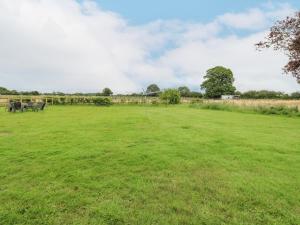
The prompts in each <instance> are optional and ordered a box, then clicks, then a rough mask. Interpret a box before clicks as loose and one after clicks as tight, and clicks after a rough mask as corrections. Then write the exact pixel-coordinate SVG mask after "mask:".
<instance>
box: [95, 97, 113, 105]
mask: <svg viewBox="0 0 300 225" xmlns="http://www.w3.org/2000/svg"><path fill="white" fill-rule="evenodd" d="M93 102H94V104H95V105H97V106H110V105H112V101H111V100H110V99H109V98H94V99H93Z"/></svg>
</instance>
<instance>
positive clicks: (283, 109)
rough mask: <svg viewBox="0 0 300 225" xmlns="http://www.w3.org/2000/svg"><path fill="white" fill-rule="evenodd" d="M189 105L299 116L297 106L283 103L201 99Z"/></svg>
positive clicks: (212, 108) (202, 107) (211, 108)
mask: <svg viewBox="0 0 300 225" xmlns="http://www.w3.org/2000/svg"><path fill="white" fill-rule="evenodd" d="M191 107H193V108H200V109H210V110H222V111H231V112H232V111H233V112H246V113H259V114H266V115H285V116H300V111H299V108H298V106H290V107H288V106H285V105H274V106H269V105H265V106H263V105H258V106H254V105H248V106H246V105H237V104H231V103H229V102H209V101H202V102H197V103H192V104H191Z"/></svg>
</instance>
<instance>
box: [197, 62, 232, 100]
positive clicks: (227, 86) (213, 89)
mask: <svg viewBox="0 0 300 225" xmlns="http://www.w3.org/2000/svg"><path fill="white" fill-rule="evenodd" d="M204 79H205V80H204V82H203V83H202V84H201V88H202V89H204V90H205V97H207V98H220V97H221V96H222V95H232V94H234V92H235V90H236V88H235V87H234V86H233V82H234V78H233V73H232V71H231V70H230V69H227V68H224V67H222V66H217V67H214V68H212V69H209V70H208V71H207V72H206V75H205V76H204Z"/></svg>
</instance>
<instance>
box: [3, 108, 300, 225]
mask: <svg viewBox="0 0 300 225" xmlns="http://www.w3.org/2000/svg"><path fill="white" fill-rule="evenodd" d="M299 130H300V120H299V118H288V117H283V116H266V115H258V114H244V113H236V112H226V111H213V110H199V109H193V108H190V107H188V106H174V107H173V106H170V107H164V106H155V107H151V106H144V107H143V106H112V107H103V108H101V107H93V106H55V107H49V108H47V109H46V111H45V112H39V113H31V112H27V113H15V114H10V113H6V112H4V111H1V112H0V224H5V225H7V224H172V225H173V224H197V225H198V224H237V225H240V224H263V225H266V224H300V194H299V187H300V154H299V153H300V147H299V146H300V134H299Z"/></svg>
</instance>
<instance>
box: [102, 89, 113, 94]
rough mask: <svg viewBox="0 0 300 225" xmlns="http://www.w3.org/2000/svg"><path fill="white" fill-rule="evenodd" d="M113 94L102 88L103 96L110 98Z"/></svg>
mask: <svg viewBox="0 0 300 225" xmlns="http://www.w3.org/2000/svg"><path fill="white" fill-rule="evenodd" d="M112 94H113V92H112V91H111V90H110V89H109V88H104V89H103V91H102V95H103V96H111V95H112Z"/></svg>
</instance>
